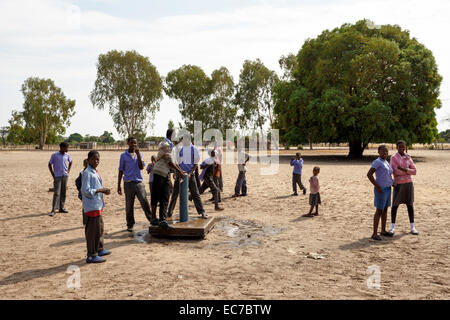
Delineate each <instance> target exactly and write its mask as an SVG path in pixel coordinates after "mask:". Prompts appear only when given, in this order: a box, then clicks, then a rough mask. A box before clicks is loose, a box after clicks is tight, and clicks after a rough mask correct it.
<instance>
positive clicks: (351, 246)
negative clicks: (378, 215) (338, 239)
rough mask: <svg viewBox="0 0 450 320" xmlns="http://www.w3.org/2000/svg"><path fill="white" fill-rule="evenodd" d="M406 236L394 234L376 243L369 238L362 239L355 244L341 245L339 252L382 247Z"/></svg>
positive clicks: (404, 234)
mask: <svg viewBox="0 0 450 320" xmlns="http://www.w3.org/2000/svg"><path fill="white" fill-rule="evenodd" d="M406 235H408V233H402V234H395V235H394V236H393V237H392V238H391V237H381V238H382V239H383V240H381V241H377V240H372V239H371V238H370V237H367V238H362V239H360V240H357V241H355V242H351V243H347V244H343V245H341V246H339V249H341V250H354V249H356V250H358V249H364V248H367V247H370V246H384V245H387V244H389V243H391V242H392V241H395V240H399V239H400V238H403V237H404V236H406Z"/></svg>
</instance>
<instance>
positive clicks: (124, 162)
mask: <svg viewBox="0 0 450 320" xmlns="http://www.w3.org/2000/svg"><path fill="white" fill-rule="evenodd" d="M139 154H140V155H141V160H142V164H143V165H144V167H145V162H144V158H143V155H142V152H139ZM119 171H123V181H126V182H128V181H133V182H142V180H143V178H142V172H141V169H139V163H138V157H137V154H136V153H134V156H133V155H131V153H130V152H129V151H128V150H127V151H125V152H124V153H122V154H121V155H120V161H119Z"/></svg>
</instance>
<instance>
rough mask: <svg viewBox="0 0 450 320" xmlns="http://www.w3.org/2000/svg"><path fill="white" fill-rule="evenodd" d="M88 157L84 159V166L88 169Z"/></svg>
mask: <svg viewBox="0 0 450 320" xmlns="http://www.w3.org/2000/svg"><path fill="white" fill-rule="evenodd" d="M88 164H89V163H88V159H84V160H83V167H84V168H85V169H86V168H87V166H88Z"/></svg>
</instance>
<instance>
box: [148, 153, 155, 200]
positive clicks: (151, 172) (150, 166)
mask: <svg viewBox="0 0 450 320" xmlns="http://www.w3.org/2000/svg"><path fill="white" fill-rule="evenodd" d="M155 163H156V157H155V156H152V162H151V163H149V164H148V166H147V173H148V174H149V175H150V177H149V181H148V185H149V187H150V196H151V194H152V183H153V166H154V165H155Z"/></svg>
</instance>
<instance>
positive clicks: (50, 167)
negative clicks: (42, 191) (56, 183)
mask: <svg viewBox="0 0 450 320" xmlns="http://www.w3.org/2000/svg"><path fill="white" fill-rule="evenodd" d="M48 170H50V174H51V175H52V177H53V178H54V177H55V174H54V173H53V167H52V164H51V163H49V164H48Z"/></svg>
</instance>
